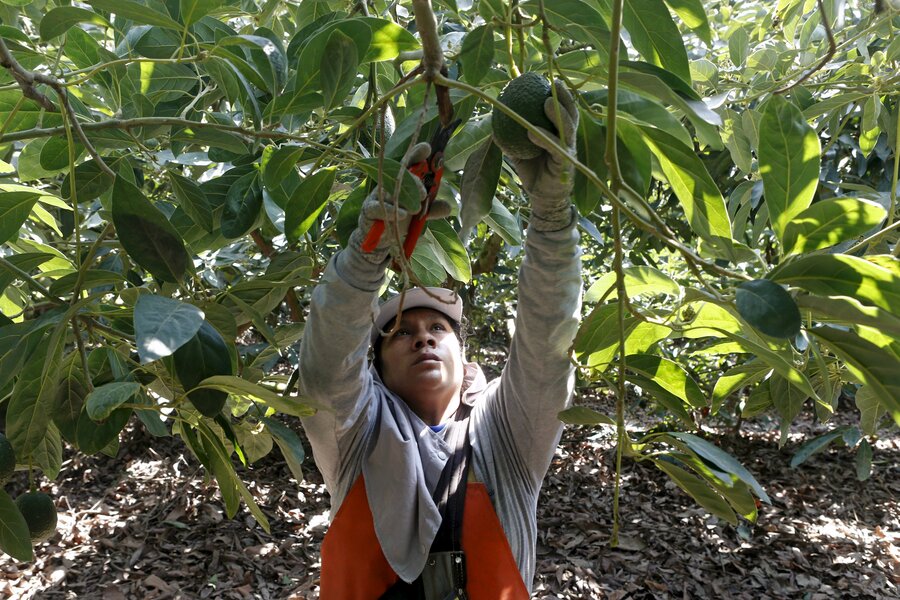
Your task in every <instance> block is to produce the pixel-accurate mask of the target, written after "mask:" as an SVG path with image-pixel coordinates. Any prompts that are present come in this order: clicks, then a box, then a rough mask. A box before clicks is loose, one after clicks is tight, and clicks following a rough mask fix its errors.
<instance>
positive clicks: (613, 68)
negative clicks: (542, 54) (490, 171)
mask: <svg viewBox="0 0 900 600" xmlns="http://www.w3.org/2000/svg"><path fill="white" fill-rule="evenodd" d="M623 5H624V0H614V2H613V3H612V17H611V19H610V31H609V39H610V44H609V45H610V50H609V77H608V78H607V85H608V88H609V94H608V96H607V103H606V109H607V119H606V164H607V166H608V167H609V174H610V182H611V192H612V194H613V195H614V196H615V197H616V198H618V197H619V191H620V190H621V189H622V185H623V181H622V174H621V173H620V172H619V159H618V156H617V152H616V111H617V102H616V100H617V98H616V94H617V93H618V92H617V87H618V80H619V37H620V36H621V35H622V12H623ZM612 229H613V232H614V238H613V239H614V249H615V255H614V259H613V268H614V269H615V272H616V291H617V293H618V296H619V302H618V304H617V313H618V319H619V381H618V382H617V383H618V385H617V393H616V442H617V443H616V475H615V488H614V490H613V515H612V517H613V526H612V535H611V537H610V541H609V545H610V546H611V547H613V548H615V547H617V546H618V545H619V521H620V519H619V497H620V491H621V487H622V486H621V482H622V452H623V448H624V446H625V436H627V435H628V432H627V431H626V430H625V369H626V367H627V363H626V358H625V301H626V298H627V294H628V292H627V291H626V290H625V272H624V270H623V268H622V229H621V224H620V223H619V207H618V206H616V205H613V207H612Z"/></svg>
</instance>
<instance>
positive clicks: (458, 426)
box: [431, 403, 472, 552]
mask: <svg viewBox="0 0 900 600" xmlns="http://www.w3.org/2000/svg"><path fill="white" fill-rule="evenodd" d="M471 409H472V407H471V406H469V405H467V404H463V403H461V404H460V406H459V410H457V411H456V420H455V421H454V422H453V423H451V424H450V425H449V426H451V427H453V431H452V432H451V436H450V439H449V440H448V441H449V443H450V447H451V452H452V453H451V455H450V458H449V459H448V460H447V464H446V466H445V467H444V470H443V471H442V472H441V478H440V479H439V480H438V484H437V488H436V489H435V491H434V497H433V498H434V502H435V504H437V507H438V511H440V513H441V526H440V528H439V529H438V532H437V535H436V536H435V538H434V542H433V543H432V544H431V551H432V552H453V551H460V550H462V523H463V509H464V508H465V505H466V488H467V483H468V481H467V480H468V475H469V458H470V457H471V455H472V445H471V443H470V441H469V413H470V412H471Z"/></svg>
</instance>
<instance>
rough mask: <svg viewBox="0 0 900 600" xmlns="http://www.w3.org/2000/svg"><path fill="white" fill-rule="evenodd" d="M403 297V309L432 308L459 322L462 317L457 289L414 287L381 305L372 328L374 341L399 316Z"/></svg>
mask: <svg viewBox="0 0 900 600" xmlns="http://www.w3.org/2000/svg"><path fill="white" fill-rule="evenodd" d="M401 299H402V301H403V310H410V309H413V308H430V309H432V310H436V311H438V312H439V313H443V314H444V315H446V316H447V317H449V318H450V319H453V320H454V321H456V322H457V323H459V321H460V320H461V319H462V311H463V305H462V298H460V297H459V294H457V293H456V292H455V291H453V290H448V289H445V288H439V287H429V288H412V289H410V290H406V293H405V294H397V295H396V296H394V297H393V298H391V299H390V300H388V301H387V302H385V303H384V304H382V305H381V307H380V309H379V311H378V316H376V317H375V326H374V327H373V328H372V343H375V340H376V339H378V336H379V335H380V333H381V331H382V330H383V329H384V327H385V325H387V324H388V323H389V322H390V321H391V319H393V318H394V317H396V316H397V311H398V310H399V309H400V301H401Z"/></svg>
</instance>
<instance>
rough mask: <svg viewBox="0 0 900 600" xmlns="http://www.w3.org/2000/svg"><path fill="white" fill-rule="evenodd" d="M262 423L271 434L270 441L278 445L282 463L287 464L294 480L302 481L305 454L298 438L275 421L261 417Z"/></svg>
mask: <svg viewBox="0 0 900 600" xmlns="http://www.w3.org/2000/svg"><path fill="white" fill-rule="evenodd" d="M262 422H263V423H265V425H266V428H267V429H268V430H269V433H271V434H272V439H274V440H275V443H276V444H278V448H279V449H280V450H281V454H282V456H284V462H285V463H287V466H288V468H289V469H290V470H291V474H292V475H293V476H294V479H296V480H297V481H298V482H300V481H303V459H304V458H305V453H304V450H303V443H302V442H301V441H300V436H298V435H297V434H296V433H294V431H293V430H292V429H291V428H289V427H288V426H287V425H285V424H283V423H281V422H280V421H277V420H275V419H272V418H269V417H263V418H262Z"/></svg>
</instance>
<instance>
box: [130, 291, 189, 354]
mask: <svg viewBox="0 0 900 600" xmlns="http://www.w3.org/2000/svg"><path fill="white" fill-rule="evenodd" d="M203 317H204V315H203V311H202V310H200V309H199V308H197V307H196V306H194V305H192V304H188V303H186V302H180V301H178V300H173V299H171V298H165V297H163V296H157V295H155V294H142V295H141V296H140V297H139V298H138V300H137V302H136V303H135V305H134V336H135V341H136V345H137V351H138V356H139V357H140V359H141V364H144V365H145V364H147V363H150V362H153V361H154V360H157V359H160V358H163V357H165V356H170V355H171V354H172V353H173V352H175V350H177V349H178V348H180V347H181V346H183V345H184V344H186V343H187V342H188V340H190V339H191V338H192V337H194V334H195V333H197V331H198V330H199V329H200V326H201V325H202V324H203Z"/></svg>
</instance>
